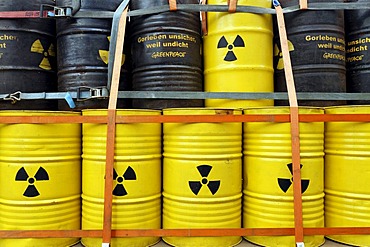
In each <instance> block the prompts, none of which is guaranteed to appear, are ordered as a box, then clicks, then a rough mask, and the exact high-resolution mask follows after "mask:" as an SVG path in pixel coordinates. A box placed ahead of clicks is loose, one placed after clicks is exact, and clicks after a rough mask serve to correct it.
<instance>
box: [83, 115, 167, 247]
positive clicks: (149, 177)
mask: <svg viewBox="0 0 370 247" xmlns="http://www.w3.org/2000/svg"><path fill="white" fill-rule="evenodd" d="M160 114H161V113H160V111H154V110H117V115H118V116H127V115H160ZM83 115H84V116H106V115H107V111H106V110H84V111H83ZM161 131H162V130H161V124H160V123H130V124H117V126H116V143H115V164H114V177H113V179H114V181H113V182H114V184H113V191H112V193H113V206H112V217H113V218H112V229H159V228H160V227H161V134H162V132H161ZM106 134H107V125H106V124H91V123H85V124H83V145H82V146H83V155H82V159H83V161H82V229H84V230H85V229H86V230H87V229H102V226H103V211H104V174H105V159H106ZM158 241H159V238H158V237H142V238H140V237H139V238H113V239H112V242H111V244H112V246H116V247H124V246H125V247H126V246H130V247H131V246H133V247H135V246H150V245H153V244H155V243H156V242H158ZM81 242H82V243H83V245H85V246H87V247H95V246H99V247H100V246H101V244H102V240H101V239H99V238H82V240H81Z"/></svg>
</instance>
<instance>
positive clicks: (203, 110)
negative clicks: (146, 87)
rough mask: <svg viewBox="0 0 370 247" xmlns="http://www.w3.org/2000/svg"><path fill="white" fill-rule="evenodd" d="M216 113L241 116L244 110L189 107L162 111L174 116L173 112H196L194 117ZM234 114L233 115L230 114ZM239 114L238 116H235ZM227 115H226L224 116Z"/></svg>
mask: <svg viewBox="0 0 370 247" xmlns="http://www.w3.org/2000/svg"><path fill="white" fill-rule="evenodd" d="M212 111H213V112H214V114H217V112H218V111H225V112H228V113H227V115H241V114H242V113H243V109H242V108H238V107H230V108H228V107H189V108H180V107H178V108H165V109H163V110H162V112H163V115H174V114H171V112H178V113H181V112H183V113H184V114H188V113H189V112H194V114H192V115H203V114H204V115H211V114H209V113H208V114H207V112H212ZM230 112H232V114H230ZM235 113H237V114H235ZM223 115H225V114H223Z"/></svg>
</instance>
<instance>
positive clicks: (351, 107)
mask: <svg viewBox="0 0 370 247" xmlns="http://www.w3.org/2000/svg"><path fill="white" fill-rule="evenodd" d="M358 109H368V110H369V111H370V105H339V106H328V107H324V110H325V113H326V111H327V110H342V111H341V112H343V111H345V110H347V112H346V113H348V114H350V113H357V112H356V110H358ZM349 110H353V111H349ZM369 111H367V112H364V113H369ZM335 113H340V112H333V114H335Z"/></svg>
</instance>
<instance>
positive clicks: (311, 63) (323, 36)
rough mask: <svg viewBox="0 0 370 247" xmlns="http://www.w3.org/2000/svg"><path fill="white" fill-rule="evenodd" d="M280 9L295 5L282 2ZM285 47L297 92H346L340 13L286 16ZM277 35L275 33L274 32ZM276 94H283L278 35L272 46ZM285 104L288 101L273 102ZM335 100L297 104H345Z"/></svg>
mask: <svg viewBox="0 0 370 247" xmlns="http://www.w3.org/2000/svg"><path fill="white" fill-rule="evenodd" d="M319 2H320V3H322V2H330V3H332V4H335V3H341V2H343V0H311V1H310V3H319ZM280 3H281V5H282V6H283V7H288V6H294V5H297V4H298V3H297V1H295V0H281V1H280ZM285 22H286V30H287V34H288V46H289V50H290V56H291V61H292V68H293V73H294V79H295V87H296V90H297V92H321V93H345V92H346V61H345V60H346V49H345V37H344V12H343V10H323V11H322V10H320V11H314V10H310V11H296V12H294V13H289V14H286V15H285ZM276 34H277V32H276ZM274 58H275V59H274V60H275V65H274V68H275V91H277V92H286V91H287V89H286V81H285V75H284V62H283V57H282V51H281V48H280V41H279V37H278V35H276V38H275V45H274ZM275 103H276V105H288V101H276V102H275ZM345 103H346V102H345V101H340V100H339V101H335V100H302V101H300V102H299V104H300V105H306V106H329V105H339V104H345Z"/></svg>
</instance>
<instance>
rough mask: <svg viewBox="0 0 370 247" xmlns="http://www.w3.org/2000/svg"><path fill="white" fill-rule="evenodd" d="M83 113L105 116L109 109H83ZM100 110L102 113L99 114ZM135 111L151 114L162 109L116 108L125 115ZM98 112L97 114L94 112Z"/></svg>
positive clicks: (159, 112) (158, 112)
mask: <svg viewBox="0 0 370 247" xmlns="http://www.w3.org/2000/svg"><path fill="white" fill-rule="evenodd" d="M81 112H82V115H83V116H86V115H90V114H91V116H105V115H106V114H108V109H83V110H81ZM99 112H100V114H99ZM125 112H126V113H135V112H137V113H138V114H140V113H141V114H143V113H153V114H151V115H160V114H161V112H162V111H161V110H155V109H116V113H117V114H120V115H124V113H125ZM94 113H97V114H94Z"/></svg>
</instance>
